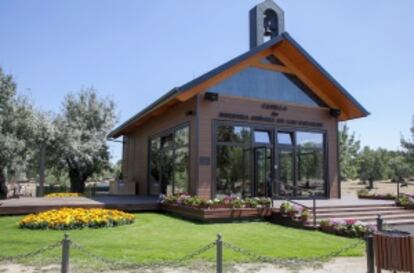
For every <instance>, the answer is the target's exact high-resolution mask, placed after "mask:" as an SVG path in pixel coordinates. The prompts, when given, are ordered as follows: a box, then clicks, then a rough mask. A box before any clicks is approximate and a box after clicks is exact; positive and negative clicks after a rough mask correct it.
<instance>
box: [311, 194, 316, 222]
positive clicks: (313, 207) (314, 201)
mask: <svg viewBox="0 0 414 273" xmlns="http://www.w3.org/2000/svg"><path fill="white" fill-rule="evenodd" d="M312 214H313V228H316V197H315V195H314V196H313V199H312Z"/></svg>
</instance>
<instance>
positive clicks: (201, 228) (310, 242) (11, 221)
mask: <svg viewBox="0 0 414 273" xmlns="http://www.w3.org/2000/svg"><path fill="white" fill-rule="evenodd" d="M20 219H21V217H16V216H13V217H0V256H2V255H18V254H21V253H26V252H29V251H32V250H35V249H37V248H40V247H43V246H45V245H47V244H50V243H53V242H56V241H58V240H61V239H62V238H63V232H62V231H52V230H38V231H33V230H25V229H19V228H18V226H17V222H18V221H19V220H20ZM68 233H69V235H70V239H71V240H73V241H75V242H76V243H78V244H80V245H83V246H84V247H85V248H87V249H88V250H90V251H91V252H93V253H95V254H97V255H100V256H103V257H106V258H108V259H114V260H120V259H122V260H125V261H129V262H134V263H151V262H157V261H165V260H177V259H180V258H181V257H183V256H185V255H187V254H189V253H190V252H192V251H194V250H196V249H198V248H200V247H203V246H205V245H207V244H208V243H210V242H212V241H214V240H215V238H216V234H217V233H221V234H222V235H223V240H224V241H226V242H228V243H231V244H234V245H236V246H239V247H241V248H245V249H248V250H251V251H253V252H254V253H257V254H259V255H267V256H272V257H314V256H319V255H325V254H328V253H330V252H332V251H336V250H338V249H341V248H344V247H346V246H348V245H350V244H352V243H354V242H356V240H357V239H348V238H343V237H337V236H334V235H329V234H325V233H321V232H317V231H305V230H299V229H294V228H288V227H283V226H279V225H274V224H271V223H268V222H245V223H230V224H197V223H193V222H188V221H185V220H181V219H177V218H173V217H170V216H167V215H163V214H157V213H138V214H136V222H135V223H134V224H132V225H126V226H120V227H116V228H104V229H83V230H72V231H69V232H68ZM60 252H61V250H60V249H54V250H51V251H48V252H46V253H44V254H41V255H39V256H37V257H36V258H34V259H33V258H31V259H30V262H36V261H37V262H41V264H47V263H53V262H54V263H56V262H57V261H59V255H60ZM360 255H363V245H362V244H361V245H360V246H359V247H357V248H354V249H352V250H349V251H346V252H344V253H342V256H360ZM224 257H225V261H227V262H248V261H249V258H248V257H246V256H243V255H241V254H238V253H234V252H232V251H230V250H226V249H225V251H224ZM214 258H215V251H214V250H210V251H208V252H207V253H205V254H203V255H201V256H200V258H199V259H201V260H203V261H214ZM71 260H72V261H76V262H77V263H80V264H87V265H89V264H92V263H93V262H94V261H93V259H92V258H89V257H87V256H85V255H82V254H81V253H80V252H79V251H77V250H74V249H71Z"/></svg>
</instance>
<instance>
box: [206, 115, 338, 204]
mask: <svg viewBox="0 0 414 273" xmlns="http://www.w3.org/2000/svg"><path fill="white" fill-rule="evenodd" d="M221 125H224V126H241V127H249V128H250V134H251V136H250V143H248V144H245V145H241V144H240V143H234V142H219V141H217V131H218V127H219V126H221ZM255 130H259V131H263V130H268V131H269V132H270V138H271V143H270V145H269V144H265V143H255V140H254V136H253V135H254V131H255ZM279 132H283V133H291V134H292V137H293V139H292V141H293V143H292V145H287V144H278V141H277V134H278V133H279ZM297 132H304V133H318V134H322V140H323V145H322V147H320V148H319V147H318V148H315V149H319V150H322V152H323V164H324V170H323V180H324V194H323V195H320V196H316V197H315V198H316V199H326V198H328V197H329V195H330V193H329V191H330V184H329V174H330V170H329V168H330V164H329V150H328V149H329V145H328V137H327V136H328V130H327V129H321V128H306V127H301V126H278V125H269V124H257V123H251V122H243V121H231V120H220V119H215V120H213V122H212V145H211V146H212V153H211V155H212V163H213V164H212V165H211V166H212V168H211V169H212V170H211V175H212V176H211V177H212V183H211V196H212V197H216V196H217V146H218V145H229V146H243V147H245V148H250V149H254V148H255V147H257V146H270V147H271V150H272V166H275V165H277V166H278V167H279V163H280V162H279V150H281V149H283V150H292V151H293V158H294V162H293V168H294V174H293V179H294V185H295V187H297V178H298V166H297V165H298V163H297V157H298V154H299V153H298V151H300V147H299V146H298V145H297V137H296V134H297ZM253 156H254V155H253V153H252V152H250V156H249V160H250V165H251V166H250V180H251V184H252V185H251V187H252V193H253V192H254V190H253V189H254V177H253V175H254V163H253V160H254V159H253ZM272 171H273V173H272V175H273V185H272V188H273V192H272V194H273V195H275V194H276V195H279V193H280V183H279V182H278V181H277V180H278V179H279V172H278V170H276V171H275V170H272ZM294 194H296V189H295V192H294ZM289 197H294V198H297V199H309V198H311V197H309V196H297V195H292V196H289Z"/></svg>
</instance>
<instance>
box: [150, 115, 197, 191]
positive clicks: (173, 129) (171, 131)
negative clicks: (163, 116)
mask: <svg viewBox="0 0 414 273" xmlns="http://www.w3.org/2000/svg"><path fill="white" fill-rule="evenodd" d="M186 127H187V128H188V142H187V144H183V145H177V143H176V142H175V133H176V132H177V131H178V130H180V129H184V128H186ZM191 130H192V129H191V123H190V122H184V123H181V124H179V125H177V126H174V127H171V128H168V129H166V130H163V131H161V132H159V133H157V134H154V135H151V136H149V137H148V140H147V145H148V146H147V148H148V149H147V151H148V154H147V195H149V196H156V195H157V194H153V193H151V150H152V146H151V142H152V140H153V139H156V138H160V149H159V151H160V152H161V151H162V150H165V151H167V150H172V152H173V156H172V161H173V164H174V168H173V171H172V181H171V184H172V193H173V194H176V192H175V159H176V155H175V153H176V149H179V148H184V147H186V148H187V149H188V162H187V177H188V181H187V184H188V188H187V190H186V192H190V191H191V189H192V186H191V169H190V168H191ZM168 134H173V142H172V143H173V144H172V145H171V146H168V147H165V148H163V147H162V143H161V138H162V137H163V136H167V135H168ZM158 171H159V173H160V177H161V176H162V171H161V164H159V166H158ZM159 183H160V184H161V181H159ZM160 187H161V185H160ZM159 194H163V193H162V192H161V189H160V193H159Z"/></svg>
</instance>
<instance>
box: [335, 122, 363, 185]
mask: <svg viewBox="0 0 414 273" xmlns="http://www.w3.org/2000/svg"><path fill="white" fill-rule="evenodd" d="M360 148H361V145H360V141H359V140H357V139H356V137H355V133H354V132H352V133H351V132H350V131H349V127H348V125H347V124H346V123H344V124H342V125H341V126H340V128H339V164H340V169H341V179H344V180H347V179H355V178H357V177H358V154H359V150H360Z"/></svg>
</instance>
